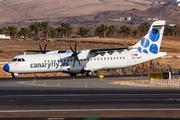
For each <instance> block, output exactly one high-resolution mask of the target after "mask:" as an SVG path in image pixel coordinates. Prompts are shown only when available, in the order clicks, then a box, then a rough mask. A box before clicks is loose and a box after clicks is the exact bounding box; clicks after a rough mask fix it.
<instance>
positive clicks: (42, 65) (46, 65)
mask: <svg viewBox="0 0 180 120" xmlns="http://www.w3.org/2000/svg"><path fill="white" fill-rule="evenodd" d="M59 66H60V63H59V62H52V63H31V64H30V67H31V68H47V69H50V68H56V69H57V68H58V67H59Z"/></svg>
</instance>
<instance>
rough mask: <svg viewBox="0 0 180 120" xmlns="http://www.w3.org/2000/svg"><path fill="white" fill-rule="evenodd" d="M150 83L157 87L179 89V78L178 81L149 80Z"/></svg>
mask: <svg viewBox="0 0 180 120" xmlns="http://www.w3.org/2000/svg"><path fill="white" fill-rule="evenodd" d="M150 83H151V84H152V85H158V86H171V87H179V86H180V78H179V79H153V78H151V79H150Z"/></svg>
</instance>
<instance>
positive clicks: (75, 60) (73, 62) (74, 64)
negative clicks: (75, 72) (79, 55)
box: [73, 59, 76, 67]
mask: <svg viewBox="0 0 180 120" xmlns="http://www.w3.org/2000/svg"><path fill="white" fill-rule="evenodd" d="M75 62H76V59H74V62H73V67H74V65H75Z"/></svg>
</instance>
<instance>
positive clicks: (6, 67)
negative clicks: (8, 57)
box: [3, 64, 10, 72]
mask: <svg viewBox="0 0 180 120" xmlns="http://www.w3.org/2000/svg"><path fill="white" fill-rule="evenodd" d="M9 69H10V67H9V65H8V64H6V65H5V66H4V67H3V70H4V71H6V72H9Z"/></svg>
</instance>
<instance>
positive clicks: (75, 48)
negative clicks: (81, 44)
mask: <svg viewBox="0 0 180 120" xmlns="http://www.w3.org/2000/svg"><path fill="white" fill-rule="evenodd" d="M76 45H77V42H76V43H75V52H76Z"/></svg>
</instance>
